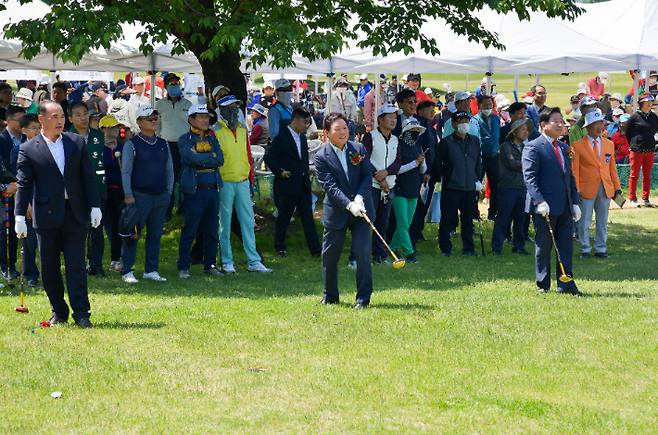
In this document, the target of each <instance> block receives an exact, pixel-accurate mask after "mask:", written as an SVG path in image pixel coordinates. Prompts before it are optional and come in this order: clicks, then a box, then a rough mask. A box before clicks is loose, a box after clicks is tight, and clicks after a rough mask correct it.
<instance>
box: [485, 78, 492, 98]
mask: <svg viewBox="0 0 658 435" xmlns="http://www.w3.org/2000/svg"><path fill="white" fill-rule="evenodd" d="M485 77H486V78H487V83H486V85H485V89H486V91H487V95H491V76H490V75H489V74H488V73H487V74H486V76H485Z"/></svg>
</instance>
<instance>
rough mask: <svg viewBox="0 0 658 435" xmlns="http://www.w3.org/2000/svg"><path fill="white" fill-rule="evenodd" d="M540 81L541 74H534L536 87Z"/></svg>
mask: <svg viewBox="0 0 658 435" xmlns="http://www.w3.org/2000/svg"><path fill="white" fill-rule="evenodd" d="M540 80H541V74H535V84H536V85H538V84H539V81H540Z"/></svg>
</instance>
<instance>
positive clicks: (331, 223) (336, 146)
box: [315, 113, 375, 308]
mask: <svg viewBox="0 0 658 435" xmlns="http://www.w3.org/2000/svg"><path fill="white" fill-rule="evenodd" d="M324 130H325V133H326V135H327V138H328V143H327V144H326V145H324V147H323V148H322V149H321V150H320V151H319V152H318V153H317V154H316V155H315V169H316V170H317V173H318V181H319V182H320V184H321V185H322V187H324V190H325V192H326V193H325V197H324V205H323V211H322V224H323V225H324V234H323V240H322V277H323V280H324V297H323V298H322V303H323V304H325V305H328V304H337V303H338V302H339V293H338V261H339V260H340V254H341V251H342V250H343V244H344V243H345V235H346V233H347V230H348V229H349V230H350V231H351V232H352V253H353V255H354V257H355V259H356V267H357V269H356V286H357V292H356V304H355V305H354V307H355V308H366V307H367V306H368V305H369V304H370V295H371V294H372V269H371V264H370V255H371V252H372V243H371V240H372V239H371V237H372V234H371V232H370V227H369V226H368V223H367V222H366V220H365V219H362V217H363V216H364V214H365V213H367V215H368V216H370V217H372V218H374V217H375V214H374V205H373V201H372V195H371V188H370V186H371V184H372V174H373V173H374V169H373V167H372V165H371V164H370V160H369V159H368V158H367V157H366V149H365V147H364V146H363V145H361V144H358V143H355V142H349V141H348V138H349V133H350V132H349V128H348V126H347V119H346V118H345V117H344V116H343V115H341V114H339V113H330V114H329V115H328V116H327V117H326V118H325V120H324Z"/></svg>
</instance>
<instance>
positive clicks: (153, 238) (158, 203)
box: [121, 192, 169, 275]
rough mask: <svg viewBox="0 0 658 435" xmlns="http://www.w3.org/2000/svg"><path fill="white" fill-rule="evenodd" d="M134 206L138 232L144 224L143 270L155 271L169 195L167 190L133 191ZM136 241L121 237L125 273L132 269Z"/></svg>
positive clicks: (158, 261) (123, 272) (146, 271)
mask: <svg viewBox="0 0 658 435" xmlns="http://www.w3.org/2000/svg"><path fill="white" fill-rule="evenodd" d="M133 195H134V196H135V206H136V207H137V209H138V210H139V217H140V218H139V221H140V225H139V226H138V228H139V230H138V232H139V233H140V234H141V232H142V229H143V228H144V226H146V248H145V251H146V256H145V257H146V258H145V260H146V264H145V266H144V272H145V273H150V272H156V271H157V270H158V265H159V264H160V238H161V237H162V230H163V227H164V223H165V220H166V217H167V204H168V203H169V195H168V194H167V192H164V193H161V194H160V195H149V194H145V193H139V192H134V193H133ZM137 241H138V239H133V238H131V237H124V238H123V251H122V254H123V270H122V271H121V273H122V274H124V275H125V274H126V273H128V272H130V271H131V270H132V269H133V266H134V265H135V257H136V256H137Z"/></svg>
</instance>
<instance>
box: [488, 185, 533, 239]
mask: <svg viewBox="0 0 658 435" xmlns="http://www.w3.org/2000/svg"><path fill="white" fill-rule="evenodd" d="M525 196H526V190H525V189H500V190H499V191H498V215H497V216H496V222H495V223H494V228H493V238H492V241H491V247H492V250H493V251H494V252H501V251H502V250H503V242H504V241H505V235H506V232H507V228H508V226H509V224H510V222H513V223H514V235H513V237H512V242H513V245H514V249H517V250H518V249H523V245H524V242H525V234H524V229H525V217H526V214H525V212H524V207H525Z"/></svg>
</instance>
